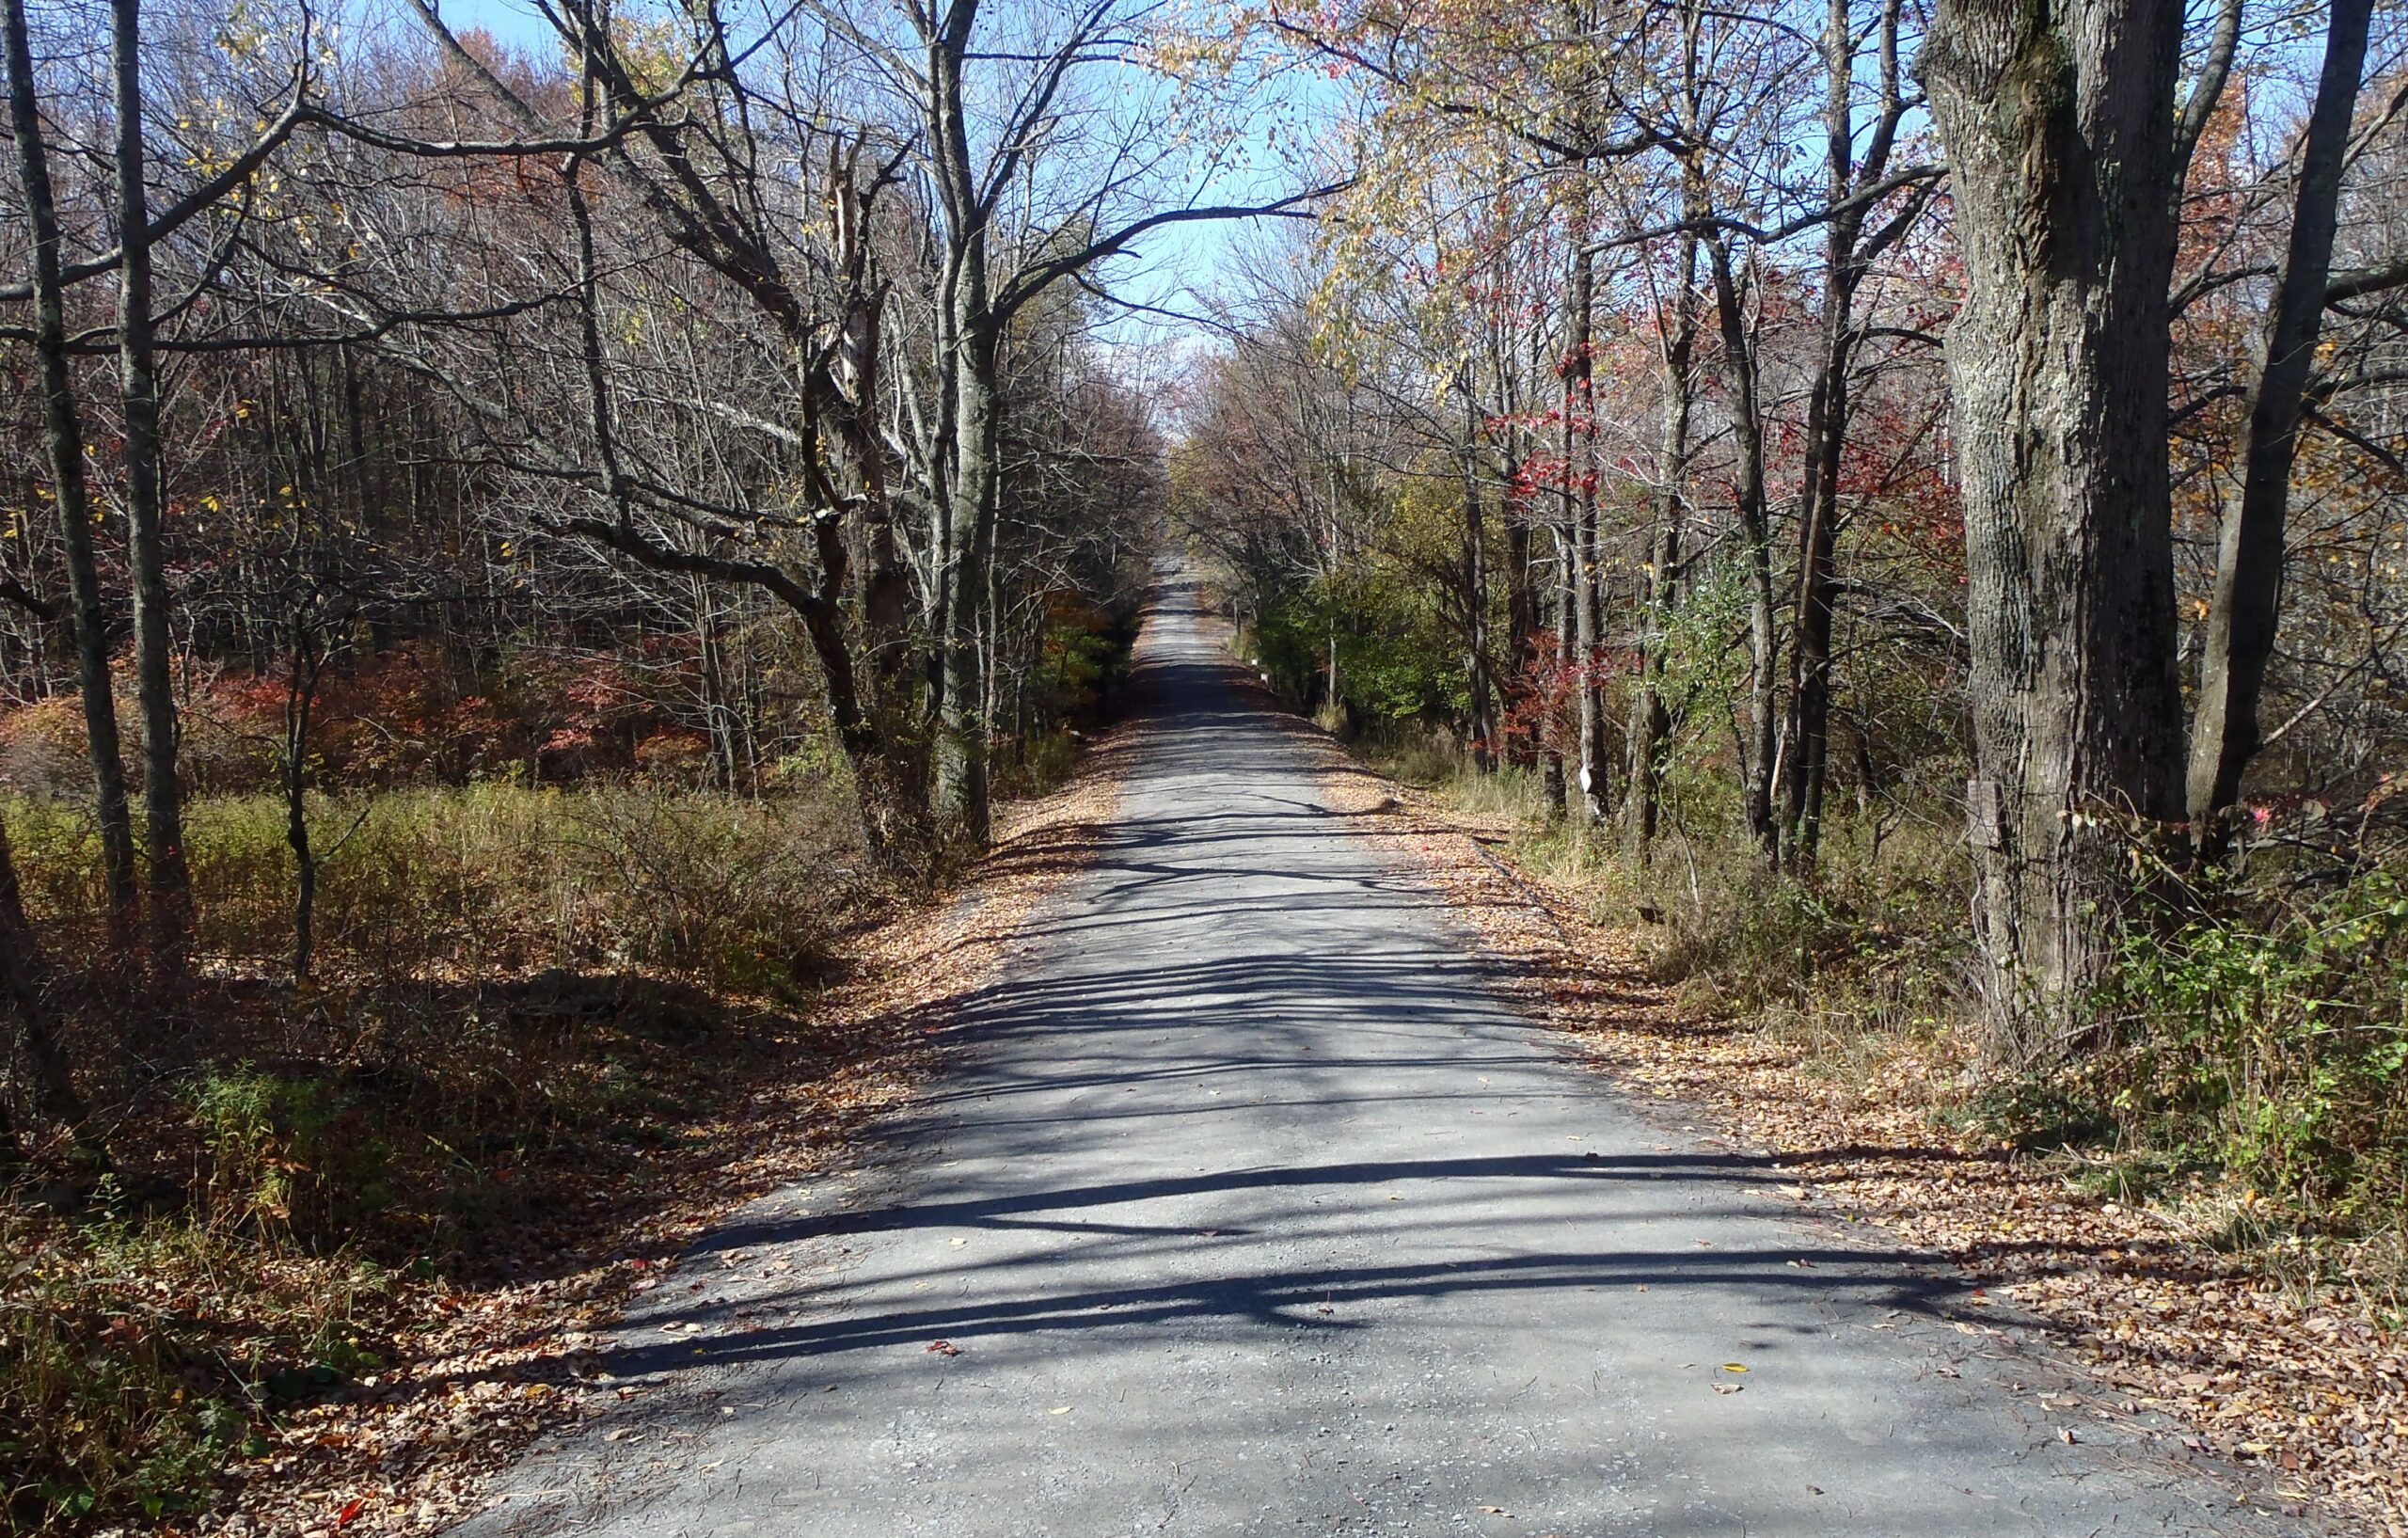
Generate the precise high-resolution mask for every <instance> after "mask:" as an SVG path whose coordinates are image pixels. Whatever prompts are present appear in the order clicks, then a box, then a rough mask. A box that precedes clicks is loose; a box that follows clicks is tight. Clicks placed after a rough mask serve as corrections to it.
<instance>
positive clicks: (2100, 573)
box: [1921, 0, 2182, 1065]
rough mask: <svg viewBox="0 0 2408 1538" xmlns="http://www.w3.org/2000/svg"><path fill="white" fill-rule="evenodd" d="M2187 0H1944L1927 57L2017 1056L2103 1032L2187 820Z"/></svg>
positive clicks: (1978, 766)
mask: <svg viewBox="0 0 2408 1538" xmlns="http://www.w3.org/2000/svg"><path fill="white" fill-rule="evenodd" d="M2181 38H2182V7H2181V6H2180V4H2179V3H2178V0H2087V3H2084V4H2082V5H2079V6H2073V5H2071V4H2070V3H2069V0H2058V3H2057V4H2056V5H2053V6H2031V5H2027V4H2024V3H2022V0H1941V5H1940V7H1939V8H1938V10H1937V12H1936V14H1935V17H1934V20H1933V23H1932V26H1931V31H1930V36H1929V40H1928V41H1927V42H1926V43H1925V48H1924V51H1923V58H1922V65H1921V68H1922V71H1923V73H1924V77H1925V83H1926V85H1927V86H1928V87H1929V90H1930V96H1931V104H1932V111H1933V115H1934V117H1935V119H1937V122H1938V124H1939V128H1940V131H1941V135H1942V137H1943V138H1944V140H1945V141H1946V143H1947V146H1948V151H1949V163H1950V165H1951V166H1952V167H1953V168H1954V177H1955V182H1954V186H1955V195H1956V211H1957V233H1958V239H1959V242H1960V244H1961V246H1962V247H1963V251H1964V258H1965V272H1966V296H1965V303H1964V306H1963V308H1962V309H1960V310H1959V311H1958V313H1957V319H1956V320H1955V322H1954V323H1953V324H1952V325H1950V327H1949V331H1948V364H1949V373H1950V377H1951V380H1952V382H1953V386H1954V400H1955V407H1956V422H1957V442H1958V450H1957V452H1958V461H1959V468H1960V473H1961V477H1962V480H1963V486H1964V501H1965V525H1966V528H1965V543H1966V564H1967V581H1968V593H1967V604H1966V623H1967V635H1968V641H1969V643H1970V650H1971V653H1972V663H1971V676H1970V685H1969V688H1970V693H1971V696H1972V717H1973V753H1974V778H1973V781H1972V785H1971V786H1970V787H1969V798H1968V799H1969V809H1968V810H1969V821H1970V827H1971V832H1972V846H1973V856H1974V865H1975V869H1976V873H1977V880H1978V890H1977V893H1976V896H1975V901H1974V919H1975V926H1976V930H1977V933H1978V935H1979V939H1980V943H1981V945H1982V949H1983V952H1984V955H1985V957H1986V959H1987V963H1988V975H1987V979H1986V984H1987V990H1988V1010H1989V1015H1990V1039H1989V1042H1988V1049H1989V1054H1990V1055H1991V1057H1992V1058H1993V1059H1994V1060H1996V1061H1999V1062H2001V1063H2004V1064H2012V1065H2029V1064H2034V1063H2041V1062H2047V1061H2051V1060H2054V1059H2057V1058H2061V1057H2063V1056H2064V1055H2066V1054H2068V1053H2070V1052H2071V1051H2073V1050H2075V1049H2076V1048H2077V1047H2079V1046H2080V1045H2082V1044H2083V1042H2084V1041H2085V1040H2086V1039H2087V1036H2088V1032H2089V1028H2090V1027H2089V1021H2090V1013H2091V1011H2090V1008H2089V1005H2090V1001H2091V998H2092V996H2093V994H2094V991H2095V989H2096V987H2097V985H2098V984H2099V981H2100V980H2101V978H2102V977H2103V975H2104V974H2105V972H2106V969H2107V966H2108V963H2109V960H2110V959H2111V955H2112V947H2113V945H2114V944H2115V938H2114V933H2115V930H2114V926H2115V920H2116V918H2117V916H2118V914H2119V913H2120V912H2123V911H2124V909H2125V907H2126V905H2127V903H2128V902H2129V901H2130V899H2131V897H2132V896H2134V895H2135V891H2136V882H2135V878H2134V875H2133V871H2134V868H2135V861H2134V858H2133V848H2134V845H2135V843H2136V842H2141V843H2147V842H2150V841H2154V840H2156V839H2159V838H2162V836H2163V832H2164V830H2165V829H2167V828H2168V827H2170V826H2173V825H2175V824H2176V823H2177V822H2178V819H2179V817H2180V816H2181V811H2182V807H2181V751H2182V741H2181V734H2182V723H2181V695H2180V690H2179V686H2178V679H2177V675H2176V667H2175V626H2174V579H2173V554H2172V528H2171V514H2170V500H2169V492H2168V485H2167V467H2166V425H2165V419H2166V389H2167V352H2168V333H2167V326H2168V301H2167V293H2166V291H2167V285H2168V283H2169V280H2170V278H2171V276H2172V272H2173V264H2174V249H2175V221H2174V216H2173V212H2172V209H2171V206H2170V198H2169V197H2168V190H2169V188H2170V186H2171V185H2172V178H2173V174H2174V166H2173V158H2174V157H2173V155H2172V152H2171V151H2172V143H2173V136H2174V122H2175V80H2176V73H2177V68H2178V61H2179V55H2180V52H2181Z"/></svg>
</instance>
